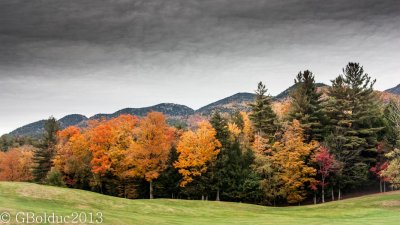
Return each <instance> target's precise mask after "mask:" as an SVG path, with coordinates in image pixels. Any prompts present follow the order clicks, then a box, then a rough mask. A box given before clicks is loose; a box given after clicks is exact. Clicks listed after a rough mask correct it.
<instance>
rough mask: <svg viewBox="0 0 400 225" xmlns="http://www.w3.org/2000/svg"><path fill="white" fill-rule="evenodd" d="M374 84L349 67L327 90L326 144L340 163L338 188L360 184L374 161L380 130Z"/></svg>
mask: <svg viewBox="0 0 400 225" xmlns="http://www.w3.org/2000/svg"><path fill="white" fill-rule="evenodd" d="M374 84H375V80H371V77H370V76H368V74H365V73H364V69H363V67H362V66H360V65H359V64H358V63H349V64H348V65H347V66H346V68H344V69H343V74H342V75H340V76H338V77H337V78H336V79H335V80H332V87H331V88H330V89H329V93H328V95H329V100H328V102H327V104H326V112H327V114H328V117H329V124H330V127H329V131H330V135H329V136H328V137H327V139H326V140H327V144H328V145H329V146H330V147H331V151H332V153H333V154H334V155H335V157H336V158H337V159H338V160H339V161H340V162H341V163H342V169H341V173H340V177H341V183H342V184H340V186H341V187H343V186H354V185H357V184H361V183H362V181H364V180H365V179H366V176H367V174H368V168H369V167H370V166H372V165H374V163H375V160H376V155H377V150H376V145H377V142H378V132H379V131H380V130H381V129H382V127H381V113H380V110H379V107H378V103H377V96H376V95H375V93H374V91H373V86H374Z"/></svg>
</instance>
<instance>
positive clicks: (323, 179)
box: [321, 178, 325, 203]
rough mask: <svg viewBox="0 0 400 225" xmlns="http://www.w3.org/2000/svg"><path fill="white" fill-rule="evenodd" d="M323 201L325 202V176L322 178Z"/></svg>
mask: <svg viewBox="0 0 400 225" xmlns="http://www.w3.org/2000/svg"><path fill="white" fill-rule="evenodd" d="M321 189H322V203H325V178H322V188H321Z"/></svg>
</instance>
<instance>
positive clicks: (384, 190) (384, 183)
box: [383, 181, 386, 192]
mask: <svg viewBox="0 0 400 225" xmlns="http://www.w3.org/2000/svg"><path fill="white" fill-rule="evenodd" d="M383 192H386V182H385V181H383Z"/></svg>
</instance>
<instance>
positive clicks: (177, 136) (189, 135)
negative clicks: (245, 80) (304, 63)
mask: <svg viewBox="0 0 400 225" xmlns="http://www.w3.org/2000/svg"><path fill="white" fill-rule="evenodd" d="M331 82H332V83H331V85H330V86H329V87H327V91H320V90H318V88H317V86H316V83H315V77H314V74H313V73H312V72H311V71H308V70H306V71H303V72H299V73H298V75H297V76H296V78H295V87H296V88H295V90H293V91H292V92H291V93H290V98H289V100H288V101H287V102H284V103H281V107H278V109H277V108H276V107H275V108H274V107H273V102H272V98H271V96H270V95H268V91H267V89H266V86H265V84H263V83H261V82H260V83H259V84H258V86H257V90H256V92H255V93H256V97H255V99H254V101H253V102H252V103H251V104H250V105H249V106H250V109H251V110H250V112H236V113H234V114H232V115H226V114H221V113H219V112H214V113H213V114H212V115H211V116H210V118H209V119H208V120H204V121H201V122H199V123H198V124H197V126H195V128H193V129H187V128H182V127H172V126H170V125H168V124H167V122H166V118H165V116H164V115H163V114H162V113H159V112H150V113H148V114H147V116H145V117H142V118H139V117H136V116H132V115H121V116H119V117H117V118H113V119H109V120H106V119H100V120H93V121H90V122H88V124H87V126H86V127H84V128H80V127H74V126H72V127H68V128H66V129H63V130H60V128H59V126H58V124H57V121H56V120H55V119H54V118H50V119H49V120H47V121H46V125H45V134H44V137H43V138H42V139H41V140H40V142H39V143H35V144H34V145H35V147H28V146H29V145H17V146H14V147H10V149H9V150H8V151H6V152H1V153H0V154H1V155H0V180H11V181H14V180H15V181H34V182H38V183H47V184H50V185H57V186H66V187H71V188H79V189H85V190H92V191H96V192H100V193H104V194H108V195H114V196H119V197H124V198H154V197H163V198H165V197H167V198H185V199H203V200H211V199H213V200H224V201H237V202H249V203H257V204H265V205H277V204H297V203H301V202H303V201H310V202H314V203H317V202H325V201H326V198H327V197H328V196H329V197H330V198H331V199H332V200H335V199H336V200H340V199H341V198H342V196H343V194H345V193H350V192H357V191H360V190H366V189H368V187H372V188H375V187H377V188H379V189H380V191H382V192H383V191H386V190H387V189H388V188H389V186H388V185H387V184H388V183H389V184H390V188H392V189H393V188H398V187H399V186H400V172H399V171H400V150H398V148H399V145H400V103H399V102H398V101H396V100H395V99H393V100H391V101H390V102H389V103H387V104H386V103H385V104H384V103H382V101H380V99H379V97H378V96H377V94H376V92H374V89H373V87H374V84H375V80H373V79H372V78H371V77H370V76H369V75H368V74H366V73H365V72H364V69H363V67H362V66H360V65H359V64H358V63H349V64H348V65H347V66H346V67H345V68H344V69H343V73H342V74H341V75H339V76H338V77H336V78H335V79H333V80H332V81H331ZM28 144H29V143H28ZM21 146H22V147H21Z"/></svg>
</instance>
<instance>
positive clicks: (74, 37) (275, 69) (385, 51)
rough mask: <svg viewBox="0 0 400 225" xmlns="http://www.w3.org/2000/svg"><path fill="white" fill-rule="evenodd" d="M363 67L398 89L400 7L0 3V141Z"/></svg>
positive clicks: (343, 2) (264, 1) (114, 0)
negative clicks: (41, 123) (68, 122)
mask: <svg viewBox="0 0 400 225" xmlns="http://www.w3.org/2000/svg"><path fill="white" fill-rule="evenodd" d="M349 61H356V62H360V63H361V64H362V65H364V69H365V70H366V71H367V72H368V73H369V74H370V75H371V76H373V77H375V78H377V80H378V81H377V84H376V88H377V89H378V90H384V89H387V88H390V87H393V86H395V85H397V84H398V83H400V72H399V71H400V2H399V1H398V0H330V1H322V0H1V1H0V134H2V133H6V132H10V131H12V130H13V129H15V128H17V127H19V126H22V125H25V124H27V123H30V122H34V121H36V120H39V119H43V118H47V117H49V116H50V115H54V116H56V117H58V118H60V117H62V116H65V115H67V114H70V113H80V114H84V115H86V116H92V115H93V114H96V113H100V112H104V113H109V112H114V111H116V110H119V109H121V108H125V107H142V106H149V105H154V104H157V103H161V102H173V103H178V104H184V105H187V106H189V107H192V108H194V109H197V108H199V107H201V106H203V105H206V104H208V103H210V102H213V101H215V100H218V99H221V98H223V97H226V96H229V95H231V94H234V93H236V92H243V91H245V92H252V91H253V90H254V89H255V87H256V84H257V82H258V81H260V80H261V81H264V82H265V83H266V85H267V87H268V89H269V91H270V93H271V94H272V95H276V94H278V93H279V92H281V91H282V90H284V89H285V88H287V87H288V86H290V85H291V84H292V83H293V78H294V76H295V75H296V74H297V72H298V71H300V70H304V69H311V70H312V71H313V72H314V73H315V74H316V79H317V81H318V82H324V83H327V84H329V80H331V79H333V78H334V77H335V76H337V75H338V74H339V73H340V72H341V68H342V67H343V66H345V65H346V63H347V62H349Z"/></svg>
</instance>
